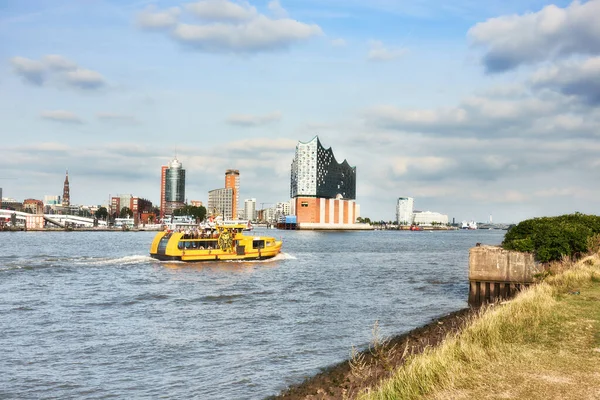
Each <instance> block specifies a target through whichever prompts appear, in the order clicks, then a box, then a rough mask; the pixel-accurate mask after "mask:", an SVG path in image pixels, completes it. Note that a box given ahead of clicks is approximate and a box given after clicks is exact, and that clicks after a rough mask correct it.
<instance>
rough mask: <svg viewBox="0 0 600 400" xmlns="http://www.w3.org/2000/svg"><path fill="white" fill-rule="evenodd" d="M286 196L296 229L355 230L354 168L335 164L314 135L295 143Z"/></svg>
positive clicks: (330, 154) (345, 164)
mask: <svg viewBox="0 0 600 400" xmlns="http://www.w3.org/2000/svg"><path fill="white" fill-rule="evenodd" d="M290 196H291V197H292V208H293V210H292V213H293V214H295V215H296V219H297V226H298V227H299V228H298V229H359V226H358V225H356V224H355V222H356V219H357V218H358V217H359V211H360V207H359V206H358V204H356V202H355V201H354V200H355V198H356V167H352V166H350V164H348V161H346V160H344V161H342V162H341V163H338V162H337V160H336V159H335V156H334V155H333V151H332V150H331V148H328V149H325V148H324V147H323V145H321V142H320V141H319V137H318V136H315V137H314V138H313V139H312V140H310V141H308V142H298V144H297V145H296V154H295V156H294V160H293V161H292V167H291V185H290Z"/></svg>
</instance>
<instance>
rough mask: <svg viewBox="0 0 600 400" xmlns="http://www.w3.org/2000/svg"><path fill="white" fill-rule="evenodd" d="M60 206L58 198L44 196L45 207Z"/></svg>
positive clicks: (60, 202) (60, 201)
mask: <svg viewBox="0 0 600 400" xmlns="http://www.w3.org/2000/svg"><path fill="white" fill-rule="evenodd" d="M61 204H62V200H61V199H60V196H51V195H45V196H44V205H45V206H56V205H61Z"/></svg>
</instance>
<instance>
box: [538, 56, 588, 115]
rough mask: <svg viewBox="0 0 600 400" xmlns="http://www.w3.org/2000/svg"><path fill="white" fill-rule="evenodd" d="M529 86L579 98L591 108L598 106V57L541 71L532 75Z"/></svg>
mask: <svg viewBox="0 0 600 400" xmlns="http://www.w3.org/2000/svg"><path fill="white" fill-rule="evenodd" d="M531 84H532V85H533V87H535V88H547V89H552V90H556V91H558V92H560V93H562V94H564V95H567V96H576V97H579V98H581V99H582V100H583V101H584V102H586V103H588V104H590V105H592V106H593V105H600V57H592V58H589V59H587V60H584V61H571V62H567V63H561V64H555V65H553V66H552V67H549V68H544V69H541V70H539V71H537V72H536V73H534V74H533V76H532V78H531Z"/></svg>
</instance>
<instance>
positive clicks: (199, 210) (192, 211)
mask: <svg viewBox="0 0 600 400" xmlns="http://www.w3.org/2000/svg"><path fill="white" fill-rule="evenodd" d="M173 215H176V216H181V215H189V216H192V217H194V218H195V219H196V220H198V221H204V220H205V219H206V208H205V207H204V206H200V207H196V206H188V205H185V206H183V207H181V208H178V209H176V210H174V211H173Z"/></svg>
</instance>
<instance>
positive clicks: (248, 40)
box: [173, 15, 322, 53]
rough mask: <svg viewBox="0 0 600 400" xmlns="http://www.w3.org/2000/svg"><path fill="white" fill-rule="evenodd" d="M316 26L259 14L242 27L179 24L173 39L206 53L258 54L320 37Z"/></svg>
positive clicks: (241, 25)
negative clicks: (273, 18) (313, 37)
mask: <svg viewBox="0 0 600 400" xmlns="http://www.w3.org/2000/svg"><path fill="white" fill-rule="evenodd" d="M321 33H322V32H321V28H319V27H318V26H317V25H307V24H303V23H301V22H298V21H295V20H292V19H277V20H272V19H269V18H267V17H265V16H263V15H260V16H258V17H257V18H255V19H252V20H250V21H248V22H246V23H244V24H240V25H230V24H211V25H190V24H179V25H178V26H177V27H176V28H175V30H174V31H173V37H174V38H176V39H177V40H179V41H180V42H182V43H184V44H187V45H190V46H192V47H194V48H196V49H199V50H204V51H208V52H234V53H245V52H259V51H268V50H275V49H280V48H285V47H287V46H289V45H290V44H291V43H294V42H297V41H300V40H304V39H308V38H310V37H312V36H315V35H319V34H321Z"/></svg>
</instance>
